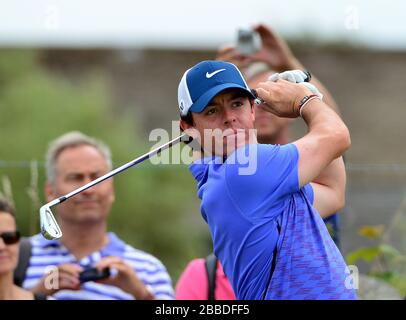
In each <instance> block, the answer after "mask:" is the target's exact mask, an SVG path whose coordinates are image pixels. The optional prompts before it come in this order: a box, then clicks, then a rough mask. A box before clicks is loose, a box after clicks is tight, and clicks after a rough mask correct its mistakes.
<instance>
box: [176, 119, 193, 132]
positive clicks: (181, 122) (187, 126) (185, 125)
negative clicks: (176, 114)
mask: <svg viewBox="0 0 406 320" xmlns="http://www.w3.org/2000/svg"><path fill="white" fill-rule="evenodd" d="M179 125H180V128H181V130H182V131H186V130H187V129H191V128H193V126H192V125H191V124H189V123H187V122H186V121H185V120H182V119H180V120H179Z"/></svg>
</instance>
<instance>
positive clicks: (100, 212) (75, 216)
mask: <svg viewBox="0 0 406 320" xmlns="http://www.w3.org/2000/svg"><path fill="white" fill-rule="evenodd" d="M107 172H108V165H107V162H106V160H105V158H104V157H103V156H102V155H101V154H100V152H99V151H98V150H97V149H95V148H94V147H92V146H88V145H82V146H77V147H72V148H67V149H65V150H63V151H62V152H61V153H60V154H59V156H58V158H57V161H56V184H55V186H52V185H51V186H49V187H48V200H52V199H51V198H56V197H59V196H61V195H64V194H67V193H69V192H71V191H73V190H75V189H77V188H79V187H81V186H83V185H85V184H86V183H89V182H91V181H92V180H94V179H97V178H98V177H100V176H102V175H104V174H106V173H107ZM113 201H114V191H113V181H112V179H108V180H106V181H104V182H102V183H100V184H98V185H96V186H94V187H92V188H89V189H87V190H86V191H83V192H81V193H79V194H78V195H76V196H74V197H72V198H71V199H69V200H67V201H65V202H64V203H62V204H60V205H59V206H58V209H57V210H58V214H59V217H60V219H61V221H62V222H63V221H66V222H68V221H69V222H70V223H81V224H86V223H90V224H91V223H95V222H96V223H97V222H100V221H104V220H106V218H107V216H108V214H109V211H110V208H111V205H112V203H113Z"/></svg>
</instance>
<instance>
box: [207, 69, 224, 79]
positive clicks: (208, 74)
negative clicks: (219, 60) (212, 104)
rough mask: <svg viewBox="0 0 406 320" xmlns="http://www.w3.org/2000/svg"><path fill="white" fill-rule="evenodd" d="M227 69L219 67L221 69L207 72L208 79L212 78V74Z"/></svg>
mask: <svg viewBox="0 0 406 320" xmlns="http://www.w3.org/2000/svg"><path fill="white" fill-rule="evenodd" d="M225 70H226V69H219V70H216V71H213V72H212V73H208V72H206V78H207V79H210V78H211V77H212V76H214V75H215V74H217V73H219V72H221V71H225Z"/></svg>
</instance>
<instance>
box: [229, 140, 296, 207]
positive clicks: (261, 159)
mask: <svg viewBox="0 0 406 320" xmlns="http://www.w3.org/2000/svg"><path fill="white" fill-rule="evenodd" d="M254 146H256V147H254ZM250 148H252V150H250V151H249V152H248V154H249V160H250V161H251V164H249V165H250V166H251V167H252V168H251V170H250V172H249V174H241V172H242V171H241V167H242V166H241V165H239V164H238V161H237V162H236V163H237V164H235V165H234V164H233V165H229V166H227V169H226V170H227V173H226V180H227V186H228V189H229V192H230V194H231V196H232V198H233V199H234V201H235V202H236V203H238V205H239V207H240V209H241V210H242V211H245V212H252V211H253V210H256V208H258V207H259V206H261V205H266V204H271V203H272V204H275V203H277V202H280V201H281V200H283V199H284V197H286V196H287V195H289V194H292V193H295V192H298V191H299V190H300V187H299V177H298V161H299V152H298V150H297V148H296V146H295V145H294V144H287V145H283V146H280V145H264V144H257V145H250ZM247 149H248V148H246V150H242V151H241V149H238V150H237V151H239V152H245V153H247ZM255 149H256V150H255ZM240 158H242V157H241V156H240ZM237 159H238V155H237ZM246 172H248V171H246Z"/></svg>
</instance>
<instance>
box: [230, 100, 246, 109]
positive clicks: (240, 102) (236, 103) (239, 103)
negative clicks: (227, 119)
mask: <svg viewBox="0 0 406 320" xmlns="http://www.w3.org/2000/svg"><path fill="white" fill-rule="evenodd" d="M243 105H244V103H243V102H242V101H241V100H237V101H234V102H233V104H232V106H233V107H234V108H238V107H242V106H243Z"/></svg>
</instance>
